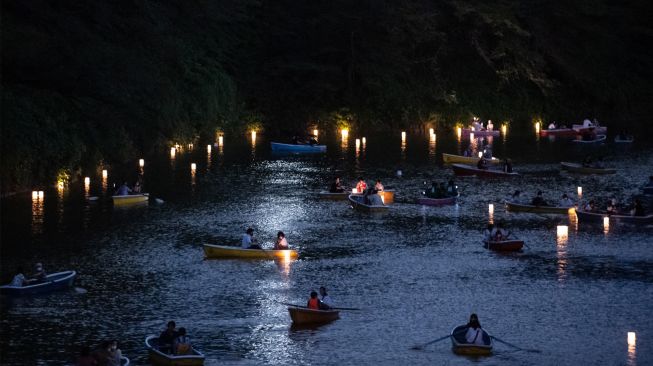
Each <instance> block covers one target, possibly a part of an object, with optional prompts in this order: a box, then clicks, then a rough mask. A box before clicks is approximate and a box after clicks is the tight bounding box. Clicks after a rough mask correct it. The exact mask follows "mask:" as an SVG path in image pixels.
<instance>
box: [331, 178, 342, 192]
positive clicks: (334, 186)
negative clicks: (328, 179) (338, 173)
mask: <svg viewBox="0 0 653 366" xmlns="http://www.w3.org/2000/svg"><path fill="white" fill-rule="evenodd" d="M344 191H345V189H344V188H342V184H341V183H340V177H336V180H335V181H334V182H333V183H331V188H330V189H329V192H331V193H342V192H344Z"/></svg>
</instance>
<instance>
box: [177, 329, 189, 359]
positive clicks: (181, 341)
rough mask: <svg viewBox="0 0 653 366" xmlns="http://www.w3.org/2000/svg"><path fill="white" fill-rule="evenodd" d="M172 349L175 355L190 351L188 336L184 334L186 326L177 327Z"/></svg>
mask: <svg viewBox="0 0 653 366" xmlns="http://www.w3.org/2000/svg"><path fill="white" fill-rule="evenodd" d="M172 350H173V351H174V354H175V355H177V356H181V355H188V354H191V353H192V346H191V343H190V337H189V336H188V335H186V328H183V327H182V328H179V332H178V333H177V337H176V338H175V340H174V341H172Z"/></svg>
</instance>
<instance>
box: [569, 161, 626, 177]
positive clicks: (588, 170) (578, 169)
mask: <svg viewBox="0 0 653 366" xmlns="http://www.w3.org/2000/svg"><path fill="white" fill-rule="evenodd" d="M560 165H561V166H562V169H564V170H567V171H570V172H573V173H580V174H614V173H616V172H617V170H616V169H610V168H592V167H586V166H583V165H582V164H577V163H568V162H566V161H563V162H561V163H560Z"/></svg>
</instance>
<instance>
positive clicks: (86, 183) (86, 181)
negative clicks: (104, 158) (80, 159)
mask: <svg viewBox="0 0 653 366" xmlns="http://www.w3.org/2000/svg"><path fill="white" fill-rule="evenodd" d="M84 184H85V185H89V184H91V178H90V177H86V178H84Z"/></svg>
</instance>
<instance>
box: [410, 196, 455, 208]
mask: <svg viewBox="0 0 653 366" xmlns="http://www.w3.org/2000/svg"><path fill="white" fill-rule="evenodd" d="M457 200H458V196H454V197H446V198H428V197H420V198H418V199H417V203H418V204H420V205H424V206H445V205H453V204H455V203H456V201H457Z"/></svg>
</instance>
